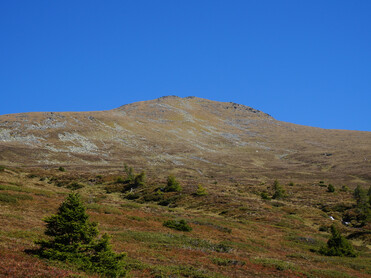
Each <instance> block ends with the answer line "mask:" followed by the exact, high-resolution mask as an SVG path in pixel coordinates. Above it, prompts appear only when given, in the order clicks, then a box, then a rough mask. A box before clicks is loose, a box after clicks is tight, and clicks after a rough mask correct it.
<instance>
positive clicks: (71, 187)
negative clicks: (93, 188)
mask: <svg viewBox="0 0 371 278" xmlns="http://www.w3.org/2000/svg"><path fill="white" fill-rule="evenodd" d="M67 188H69V189H71V190H77V189H80V188H84V185H82V184H80V183H78V182H73V183H71V184H69V185H67Z"/></svg>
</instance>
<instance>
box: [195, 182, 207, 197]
mask: <svg viewBox="0 0 371 278" xmlns="http://www.w3.org/2000/svg"><path fill="white" fill-rule="evenodd" d="M195 195H196V196H205V195H207V191H206V188H205V187H203V186H202V185H201V184H199V185H197V190H196V193H195Z"/></svg>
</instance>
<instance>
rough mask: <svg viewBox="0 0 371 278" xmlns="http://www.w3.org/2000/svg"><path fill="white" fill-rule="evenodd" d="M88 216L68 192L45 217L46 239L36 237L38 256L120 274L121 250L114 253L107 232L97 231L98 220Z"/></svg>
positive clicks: (89, 269)
mask: <svg viewBox="0 0 371 278" xmlns="http://www.w3.org/2000/svg"><path fill="white" fill-rule="evenodd" d="M88 219H89V216H88V215H87V213H86V211H85V207H84V205H83V203H82V201H81V200H80V196H79V194H77V193H71V194H70V195H69V196H68V197H67V199H66V200H65V201H64V202H63V203H62V204H61V206H60V207H59V208H58V212H57V214H55V215H51V216H49V217H47V218H45V219H44V221H45V222H46V230H45V235H47V236H49V237H50V239H49V240H40V241H36V244H38V245H40V248H39V249H38V250H37V254H38V255H39V256H40V257H43V258H47V259H52V260H60V261H66V262H70V263H73V264H75V265H77V266H78V267H79V268H81V269H82V270H86V271H92V272H97V273H99V274H102V275H103V276H109V277H123V276H125V274H126V270H125V269H124V265H123V260H122V259H123V257H124V254H120V255H117V254H116V253H114V252H113V251H112V249H111V245H110V244H109V236H108V235H107V234H104V235H103V236H102V237H101V238H100V239H97V236H98V234H99V232H98V228H97V223H95V222H90V221H88Z"/></svg>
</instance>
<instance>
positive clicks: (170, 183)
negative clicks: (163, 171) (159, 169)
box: [164, 176, 182, 192]
mask: <svg viewBox="0 0 371 278" xmlns="http://www.w3.org/2000/svg"><path fill="white" fill-rule="evenodd" d="M164 191H165V192H180V191H182V187H181V186H180V184H179V182H178V181H177V180H176V179H175V177H174V176H168V177H167V184H166V186H165V188H164Z"/></svg>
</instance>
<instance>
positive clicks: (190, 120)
mask: <svg viewBox="0 0 371 278" xmlns="http://www.w3.org/2000/svg"><path fill="white" fill-rule="evenodd" d="M124 165H125V166H124ZM169 175H172V176H174V179H176V181H177V182H179V186H178V187H175V189H171V190H170V189H169V188H168V176H169ZM330 184H331V186H330ZM356 186H359V187H358V189H359V188H360V189H359V190H360V191H361V193H359V196H360V197H359V198H358V199H357V198H356V197H355V196H356V195H355V194H354V190H355V188H356ZM331 188H332V189H333V190H332V189H331ZM370 188H371V132H358V131H346V130H325V129H319V128H313V127H306V126H300V125H295V124H291V123H285V122H280V121H277V120H275V119H274V118H273V117H271V116H270V115H268V114H266V113H264V112H261V111H258V110H255V109H253V108H250V107H247V106H243V105H239V104H235V103H222V102H215V101H210V100H205V99H200V98H196V97H187V98H179V97H175V96H169V97H162V98H159V99H155V100H151V101H143V102H138V103H133V104H128V105H124V106H121V107H119V108H117V109H113V110H109V111H98V112H63V113H59V112H58V113H57V112H48V113H41V112H40V113H22V114H12V115H3V116H0V277H19V278H21V277H22V278H23V277H53V278H54V277H97V276H96V275H95V274H94V273H87V272H83V271H82V270H81V269H79V268H78V266H76V265H74V264H73V263H65V262H64V263H62V262H57V261H49V260H46V259H40V258H37V257H35V256H31V255H29V254H28V253H27V250H32V249H35V248H36V245H35V243H34V241H35V240H38V239H45V238H46V236H45V235H44V231H45V223H44V222H43V221H42V219H44V218H45V217H46V216H49V215H51V214H54V213H56V211H57V208H58V206H59V204H60V203H61V202H62V201H63V200H64V199H65V198H66V196H67V194H68V193H70V192H78V193H79V194H80V195H81V197H82V199H83V202H84V204H85V207H86V208H87V212H88V214H89V216H90V218H91V220H93V221H96V222H98V223H99V230H100V231H101V232H107V233H108V234H109V235H111V236H112V245H113V249H114V250H115V251H117V252H125V253H126V254H127V257H126V259H125V262H126V265H127V268H128V269H129V273H130V275H129V277H194V278H196V277H197V278H200V277H202V278H208V277H210V278H211V277H213V278H223V277H241V278H243V277H328V278H340V277H345V278H349V277H370V275H371V223H370V220H371V203H369V202H370V200H371V198H370V194H371V189H370ZM277 192H278V193H279V194H278V193H277ZM169 220H173V221H179V220H185V221H186V223H188V225H189V226H190V227H191V228H192V230H191V231H179V230H175V229H173V228H169V227H168V226H166V225H164V223H165V222H167V221H169ZM332 224H334V225H335V226H336V227H337V228H338V229H339V230H340V232H341V233H342V234H343V235H344V236H345V237H347V238H348V240H349V242H350V243H351V245H352V246H354V248H355V251H356V254H357V257H335V256H324V255H323V254H320V252H319V250H320V248H321V246H324V245H325V244H326V242H327V240H328V239H329V237H330V234H329V229H330V226H331V225H332Z"/></svg>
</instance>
